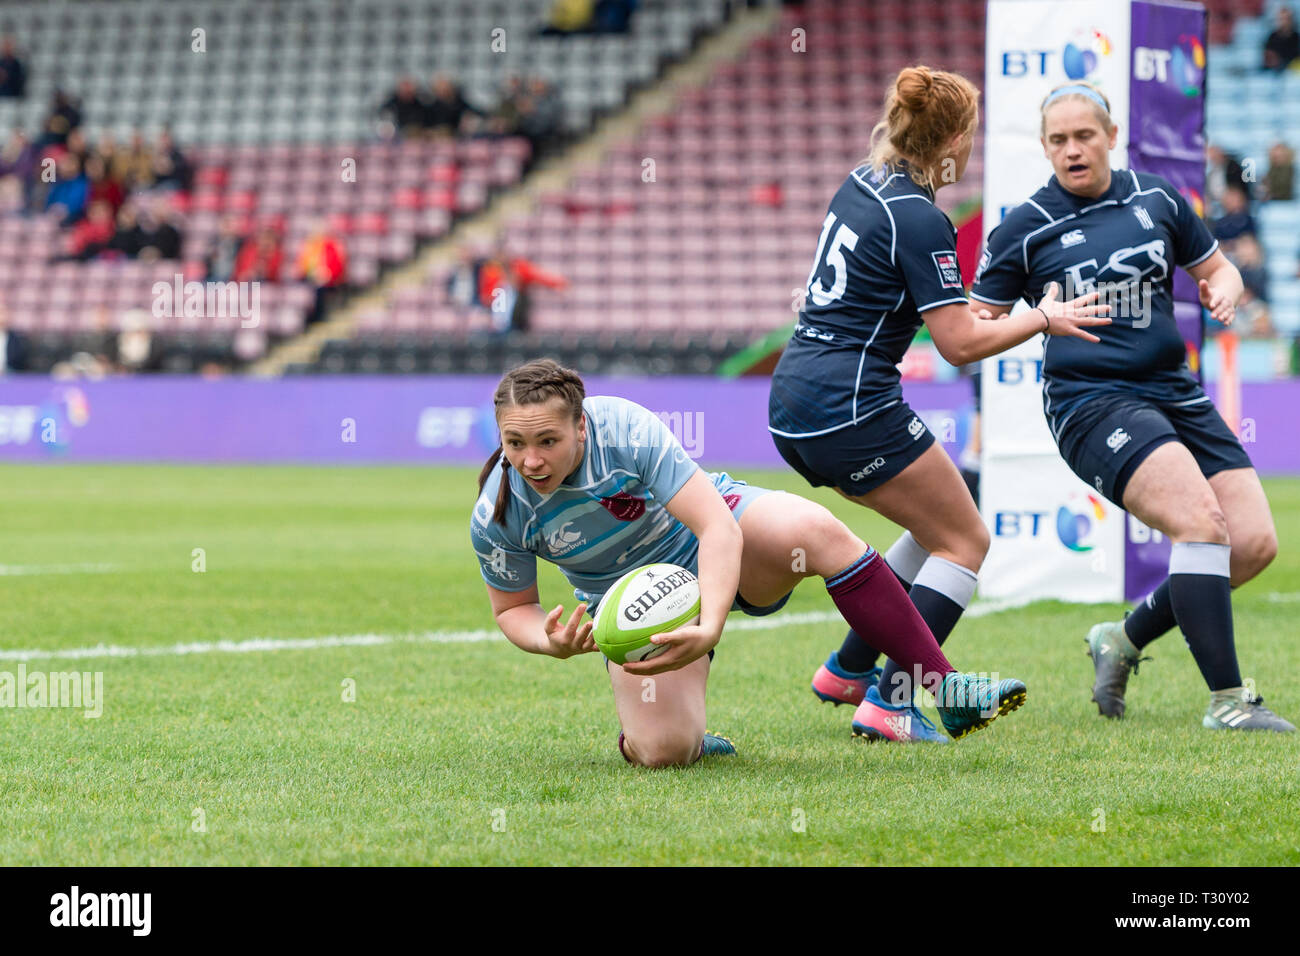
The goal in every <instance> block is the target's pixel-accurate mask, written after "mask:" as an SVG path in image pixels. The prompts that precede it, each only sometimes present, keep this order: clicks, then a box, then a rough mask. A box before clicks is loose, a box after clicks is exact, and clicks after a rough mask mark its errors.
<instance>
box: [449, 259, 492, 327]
mask: <svg viewBox="0 0 1300 956" xmlns="http://www.w3.org/2000/svg"><path fill="white" fill-rule="evenodd" d="M484 261H485V260H484V259H482V258H480V257H479V256H477V255H475V253H474V250H473V249H472V248H471V247H470V246H467V245H465V246H461V247H460V251H459V253H458V254H457V261H456V268H455V269H453V270H452V273H451V275H449V276H448V277H447V301H448V302H450V303H451V305H452V308H453V309H455V311H456V314H457V315H458V316H459V317H460V318H462V319H465V318H468V317H469V315H470V313H471V312H473V311H474V310H475V309H482V308H486V305H485V304H484V303H483V302H481V301H479V297H478V291H479V270H481V269H482V268H483V263H484Z"/></svg>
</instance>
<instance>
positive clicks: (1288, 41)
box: [1262, 6, 1300, 73]
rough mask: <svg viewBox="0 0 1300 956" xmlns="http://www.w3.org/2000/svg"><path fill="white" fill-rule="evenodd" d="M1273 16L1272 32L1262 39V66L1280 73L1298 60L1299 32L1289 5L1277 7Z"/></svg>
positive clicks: (1299, 49) (1299, 53) (1299, 47)
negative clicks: (1265, 38)
mask: <svg viewBox="0 0 1300 956" xmlns="http://www.w3.org/2000/svg"><path fill="white" fill-rule="evenodd" d="M1274 16H1275V19H1274V21H1273V32H1272V33H1270V34H1269V35H1268V39H1267V40H1265V41H1264V57H1263V61H1262V66H1263V67H1264V69H1266V70H1272V71H1274V72H1275V73H1281V72H1282V71H1283V70H1287V69H1291V68H1292V66H1294V65H1297V61H1298V60H1300V34H1297V33H1296V29H1295V14H1294V13H1293V12H1292V11H1291V9H1290V8H1289V7H1285V6H1282V7H1278V8H1277V13H1276V14H1275V15H1274Z"/></svg>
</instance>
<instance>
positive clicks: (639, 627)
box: [591, 564, 700, 664]
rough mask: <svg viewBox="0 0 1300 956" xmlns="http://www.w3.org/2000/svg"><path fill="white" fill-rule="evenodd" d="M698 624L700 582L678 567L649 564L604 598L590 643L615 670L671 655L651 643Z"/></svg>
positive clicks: (626, 575) (629, 576)
mask: <svg viewBox="0 0 1300 956" xmlns="http://www.w3.org/2000/svg"><path fill="white" fill-rule="evenodd" d="M699 622H700V582H699V580H698V579H697V578H696V577H695V574H694V572H692V571H688V570H686V568H682V567H678V566H677V565H675V564H647V565H646V566H645V567H642V568H636V569H635V570H632V571H629V572H628V573H627V574H625V575H623V576H622V577H621V578H619V579H618V581H616V582H615V584H614V586H613V587H612V588H610V589H609V590H608V591H606V592H605V596H604V598H603V599H602V600H601V602H600V609H599V610H598V611H597V612H596V626H595V627H594V628H592V632H591V633H592V637H593V638H594V639H595V641H596V646H597V647H598V648H600V650H601V653H603V654H604V655H605V656H606V657H608V658H609V659H610V660H611V661H613V662H614V663H615V664H626V663H627V662H628V661H644V660H649V659H650V658H652V657H654V656H655V655H657V654H662V653H663V652H664V651H666V650H668V645H667V644H652V643H650V638H652V637H654V636H655V635H656V634H663V633H664V632H665V631H672V630H676V629H677V628H679V627H682V626H683V625H687V624H698V623H699Z"/></svg>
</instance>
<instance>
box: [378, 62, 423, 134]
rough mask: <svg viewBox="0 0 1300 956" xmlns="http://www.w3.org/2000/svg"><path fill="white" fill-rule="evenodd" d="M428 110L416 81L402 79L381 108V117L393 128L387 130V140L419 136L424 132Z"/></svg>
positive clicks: (406, 78)
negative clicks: (395, 137)
mask: <svg viewBox="0 0 1300 956" xmlns="http://www.w3.org/2000/svg"><path fill="white" fill-rule="evenodd" d="M427 108H428V107H427V104H426V103H425V101H424V98H423V97H422V96H420V92H419V90H417V89H416V87H415V81H414V80H413V79H411V78H410V77H409V76H404V77H402V78H401V79H400V80H398V81H397V88H396V89H394V90H393V92H392V95H390V96H389V97H388V99H386V100H384V104H383V105H382V106H381V107H379V115H380V117H381V118H382V119H383V120H384V122H385V123H386V124H387V126H388V127H391V128H386V129H385V133H386V134H387V136H386V138H392V137H394V136H397V137H404V138H409V137H412V136H419V135H420V133H421V132H422V131H423V130H424V122H425V112H426V110H427Z"/></svg>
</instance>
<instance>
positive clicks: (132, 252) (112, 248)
mask: <svg viewBox="0 0 1300 956" xmlns="http://www.w3.org/2000/svg"><path fill="white" fill-rule="evenodd" d="M143 248H144V230H143V229H141V228H140V221H139V210H138V209H137V208H136V205H135V203H134V202H133V201H132V200H130V199H128V200H127V201H126V202H124V203H122V208H121V209H119V210H118V211H117V229H116V230H115V231H114V232H113V238H112V239H110V240H109V241H108V245H107V246H105V247H104V251H106V252H109V253H110V254H111V256H112V257H113V258H125V259H134V258H136V257H137V256H139V255H140V250H141V249H143Z"/></svg>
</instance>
